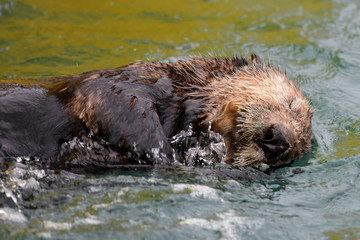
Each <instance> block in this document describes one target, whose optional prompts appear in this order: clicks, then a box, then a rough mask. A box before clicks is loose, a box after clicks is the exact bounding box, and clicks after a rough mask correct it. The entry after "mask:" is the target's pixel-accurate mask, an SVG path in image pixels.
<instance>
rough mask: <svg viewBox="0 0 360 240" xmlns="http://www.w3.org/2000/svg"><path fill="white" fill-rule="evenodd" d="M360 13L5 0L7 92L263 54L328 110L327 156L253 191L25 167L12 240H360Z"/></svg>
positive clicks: (10, 196) (187, 174)
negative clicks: (207, 58)
mask: <svg viewBox="0 0 360 240" xmlns="http://www.w3.org/2000/svg"><path fill="white" fill-rule="evenodd" d="M359 12H360V3H359V2H358V1H356V0H345V1H340V0H333V1H330V0H328V1H325V0H305V1H287V0H281V1H275V0H273V1H269V0H266V1H265V0H260V1H256V2H254V1H250V0H241V1H235V0H227V1H210V0H209V1H205V0H204V1H197V0H189V1H156V2H154V1H145V0H143V1H135V2H132V1H107V0H104V1H75V2H74V1H68V0H64V1H45V0H31V1H30V0H22V1H4V0H0V30H1V31H0V79H3V80H0V82H2V83H3V82H8V81H11V80H12V79H13V78H45V77H51V76H58V75H67V74H75V73H80V72H83V71H88V70H93V69H101V68H111V67H117V66H121V65H125V64H128V63H130V62H133V61H135V60H147V59H148V60H162V61H171V60H173V59H174V58H175V59H179V58H185V57H187V56H189V55H198V54H202V55H207V54H209V53H211V54H217V55H223V56H232V55H233V54H249V53H250V52H252V51H255V52H257V53H258V54H259V55H260V56H262V57H263V58H264V59H269V60H271V61H272V62H273V63H274V64H275V65H278V66H280V68H281V69H284V70H285V69H286V71H287V73H288V75H289V76H291V77H292V78H295V79H296V80H297V82H298V83H299V84H300V86H301V88H302V89H303V90H304V92H305V94H306V96H308V97H309V98H310V99H311V103H312V105H313V108H314V109H315V110H316V113H315V115H314V118H313V129H314V140H315V141H314V147H313V151H312V152H311V153H310V154H308V155H306V156H304V157H302V158H300V159H297V160H296V161H295V162H294V163H293V164H292V165H291V166H288V167H285V168H280V169H274V170H271V172H270V176H269V177H265V176H264V177H263V178H260V179H259V178H257V179H255V180H252V181H249V180H247V178H246V177H245V176H244V175H241V176H240V175H236V174H234V175H232V174H230V175H226V174H220V173H223V172H222V170H221V169H222V168H226V166H218V167H216V168H214V169H201V168H191V167H179V168H175V169H157V168H155V169H146V168H145V169H137V170H134V169H133V170H121V169H120V170H113V171H110V172H103V173H99V174H80V173H70V172H65V171H47V172H46V171H43V170H41V169H37V168H34V167H31V166H28V165H26V164H24V163H14V164H13V165H11V166H8V170H7V172H3V173H1V175H2V177H1V179H2V180H1V182H0V222H1V224H0V226H1V227H0V238H1V239H11V238H17V239H41V238H43V239H47V238H55V239H97V238H103V239H332V240H335V239H359V238H360V227H359V226H360V201H359V199H360V180H359V174H360V169H359V168H360V163H359V158H360V147H359V146H360V136H359V133H360V121H359V119H360V107H359V102H360V97H359V96H360V95H359V93H358V92H359V90H360V81H359V76H360V14H359ZM27 81H30V80H27ZM244 171H245V170H244ZM225 172H226V171H225Z"/></svg>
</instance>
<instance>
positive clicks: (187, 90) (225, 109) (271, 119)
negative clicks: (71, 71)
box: [0, 54, 312, 166]
mask: <svg viewBox="0 0 360 240" xmlns="http://www.w3.org/2000/svg"><path fill="white" fill-rule="evenodd" d="M39 85H40V86H26V85H23V86H19V85H4V84H3V85H0V158H7V157H16V156H34V157H38V158H41V159H52V160H53V161H55V162H59V161H60V162H63V161H71V160H72V159H75V158H76V159H79V155H81V156H82V157H80V159H83V160H84V161H85V162H86V161H87V160H88V159H89V158H93V157H96V156H95V155H99V154H97V153H96V152H91V151H90V150H89V152H90V153H89V152H86V148H84V149H85V150H84V149H83V150H81V151H79V150H76V151H75V150H74V149H73V148H69V149H67V150H66V151H62V148H63V146H64V144H65V146H66V144H67V143H69V142H71V141H72V140H73V139H83V138H87V139H88V138H91V139H95V140H96V141H97V144H98V145H100V147H99V149H102V150H104V149H105V150H106V151H107V152H106V153H107V154H106V157H105V158H106V159H105V161H110V159H111V161H113V162H117V163H119V164H132V163H151V164H155V163H156V164H171V163H174V162H182V158H183V156H181V154H180V153H179V151H177V149H174V148H173V147H172V145H171V144H170V142H169V139H170V138H171V137H173V136H174V135H176V134H177V133H179V132H180V131H182V130H187V129H188V128H189V127H192V129H193V130H194V132H196V133H199V136H200V135H201V134H200V133H201V132H206V131H208V129H211V130H213V131H215V132H217V133H219V134H221V135H222V136H223V138H224V141H225V145H226V162H227V163H230V164H233V165H235V166H249V165H254V164H260V163H266V164H268V165H275V166H278V165H282V164H287V163H289V162H290V161H291V160H293V159H294V158H295V157H297V156H300V155H302V154H304V153H306V152H307V151H309V149H310V147H311V138H312V134H311V115H312V110H311V108H310V106H309V103H308V101H307V99H305V98H304V96H303V94H302V93H301V91H300V90H299V88H298V87H297V86H296V85H295V83H294V82H293V81H292V80H289V79H288V78H287V77H286V75H285V74H283V73H281V72H280V71H279V70H277V69H275V68H273V67H272V66H270V65H268V64H265V63H263V62H262V61H261V60H260V58H259V57H258V56H257V55H255V54H253V55H252V57H251V59H246V58H237V57H235V58H233V59H227V58H223V59H221V58H208V59H206V58H193V59H190V60H186V61H178V62H174V63H157V62H137V63H133V64H130V65H128V66H125V67H120V68H117V69H108V70H97V71H92V72H88V73H83V74H80V75H74V76H70V77H64V78H55V79H51V80H48V81H47V82H46V84H43V85H42V84H39ZM98 157H99V156H98ZM102 157H103V156H102ZM64 159H67V160H64ZM69 159H70V160H69Z"/></svg>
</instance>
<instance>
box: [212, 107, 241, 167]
mask: <svg viewBox="0 0 360 240" xmlns="http://www.w3.org/2000/svg"><path fill="white" fill-rule="evenodd" d="M223 109H224V110H223V111H222V112H221V113H220V114H219V115H217V116H216V117H215V118H214V119H213V121H212V125H211V130H212V131H214V132H217V133H219V134H220V135H221V136H222V137H223V138H224V141H225V146H226V162H227V163H232V162H233V158H234V155H235V151H236V142H237V141H238V133H237V128H236V117H237V106H236V104H235V103H234V102H229V103H228V104H226V106H225V107H224V108H223Z"/></svg>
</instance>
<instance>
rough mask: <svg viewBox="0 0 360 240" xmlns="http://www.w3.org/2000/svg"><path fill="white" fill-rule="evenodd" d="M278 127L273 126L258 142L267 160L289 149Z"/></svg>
mask: <svg viewBox="0 0 360 240" xmlns="http://www.w3.org/2000/svg"><path fill="white" fill-rule="evenodd" d="M282 132H283V131H282V129H281V127H280V126H274V127H271V128H269V129H268V130H267V132H266V133H265V135H264V136H263V137H262V138H260V139H259V140H258V145H259V147H261V148H262V150H263V151H264V153H265V157H266V158H267V159H269V160H270V159H274V158H276V157H278V156H279V155H280V154H282V153H283V152H285V151H286V150H287V149H288V148H289V143H288V142H287V141H286V140H285V138H284V135H283V133H282Z"/></svg>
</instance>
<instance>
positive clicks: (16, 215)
mask: <svg viewBox="0 0 360 240" xmlns="http://www.w3.org/2000/svg"><path fill="white" fill-rule="evenodd" d="M0 219H1V220H8V221H12V222H17V223H25V222H27V219H26V217H25V216H24V214H22V213H21V212H18V211H16V210H15V209H12V208H0Z"/></svg>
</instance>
